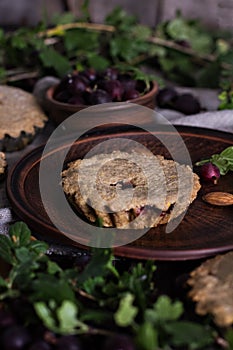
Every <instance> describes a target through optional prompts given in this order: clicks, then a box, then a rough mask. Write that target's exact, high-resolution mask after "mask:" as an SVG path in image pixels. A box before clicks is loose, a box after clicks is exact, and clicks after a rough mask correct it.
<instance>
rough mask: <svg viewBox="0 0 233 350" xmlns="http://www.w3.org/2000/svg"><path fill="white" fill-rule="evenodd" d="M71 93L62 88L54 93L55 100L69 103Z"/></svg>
mask: <svg viewBox="0 0 233 350" xmlns="http://www.w3.org/2000/svg"><path fill="white" fill-rule="evenodd" d="M70 97H71V95H70V93H69V92H68V91H67V90H62V91H59V92H56V91H55V93H54V98H55V100H57V101H59V102H62V103H67V102H68V100H69V99H70Z"/></svg>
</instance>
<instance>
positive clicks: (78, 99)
mask: <svg viewBox="0 0 233 350" xmlns="http://www.w3.org/2000/svg"><path fill="white" fill-rule="evenodd" d="M67 103H70V104H72V105H85V101H84V98H83V97H82V96H81V95H76V96H72V97H70V98H69V100H68V101H67Z"/></svg>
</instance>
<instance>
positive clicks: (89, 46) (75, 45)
mask: <svg viewBox="0 0 233 350" xmlns="http://www.w3.org/2000/svg"><path fill="white" fill-rule="evenodd" d="M98 38H99V34H98V33H97V32H87V31H85V30H83V29H71V30H69V31H67V32H66V35H65V37H64V45H65V49H66V50H67V51H69V52H70V51H73V50H77V51H78V52H81V53H85V54H86V53H87V52H93V51H95V49H97V48H99V42H98Z"/></svg>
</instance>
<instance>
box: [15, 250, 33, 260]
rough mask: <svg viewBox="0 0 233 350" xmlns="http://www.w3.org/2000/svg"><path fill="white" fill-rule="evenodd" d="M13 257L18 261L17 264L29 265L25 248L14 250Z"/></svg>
mask: <svg viewBox="0 0 233 350" xmlns="http://www.w3.org/2000/svg"><path fill="white" fill-rule="evenodd" d="M15 255H16V257H17V259H18V260H19V263H25V262H28V263H30V261H31V257H30V254H29V250H28V248H26V247H19V248H17V249H15Z"/></svg>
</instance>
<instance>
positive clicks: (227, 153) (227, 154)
mask: <svg viewBox="0 0 233 350" xmlns="http://www.w3.org/2000/svg"><path fill="white" fill-rule="evenodd" d="M220 156H221V157H223V158H224V159H228V160H232V161H233V146H229V147H227V148H225V149H224V150H223V151H222V152H221V153H220Z"/></svg>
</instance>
